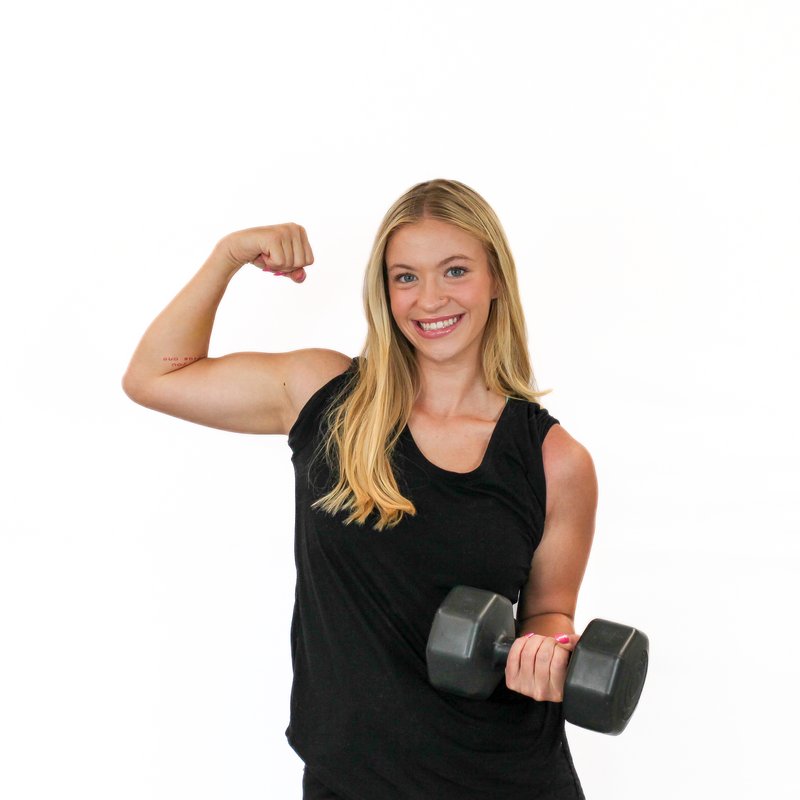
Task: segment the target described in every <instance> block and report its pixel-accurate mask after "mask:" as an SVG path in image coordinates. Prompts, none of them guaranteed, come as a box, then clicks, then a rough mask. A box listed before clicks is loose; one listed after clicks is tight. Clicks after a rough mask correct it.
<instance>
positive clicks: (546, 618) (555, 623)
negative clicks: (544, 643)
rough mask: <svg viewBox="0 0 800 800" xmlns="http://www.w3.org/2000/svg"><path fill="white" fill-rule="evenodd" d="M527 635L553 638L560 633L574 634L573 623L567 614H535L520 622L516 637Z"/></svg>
mask: <svg viewBox="0 0 800 800" xmlns="http://www.w3.org/2000/svg"><path fill="white" fill-rule="evenodd" d="M527 633H538V634H540V635H542V636H554V637H555V636H558V634H560V633H575V623H574V621H573V619H572V617H570V616H569V615H568V614H537V615H536V616H533V617H528V618H527V619H525V620H521V621H520V623H519V634H518V636H525V634H527Z"/></svg>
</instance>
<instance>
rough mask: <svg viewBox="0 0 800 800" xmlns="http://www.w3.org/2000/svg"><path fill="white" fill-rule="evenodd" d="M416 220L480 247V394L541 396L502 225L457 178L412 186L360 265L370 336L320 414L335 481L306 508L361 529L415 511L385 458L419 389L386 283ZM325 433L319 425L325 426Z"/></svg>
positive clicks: (376, 527)
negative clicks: (403, 232)
mask: <svg viewBox="0 0 800 800" xmlns="http://www.w3.org/2000/svg"><path fill="white" fill-rule="evenodd" d="M423 219H436V220H442V221H444V222H449V223H451V224H452V225H456V226H458V227H459V228H461V229H462V230H464V231H466V232H468V233H470V234H472V235H473V236H475V237H476V238H477V239H478V240H480V242H481V243H482V244H483V246H484V249H485V252H486V255H487V257H488V261H489V268H490V270H491V274H492V276H493V277H494V278H495V281H496V285H497V287H498V295H497V297H496V298H495V299H493V300H492V303H491V307H490V310H489V317H488V319H487V322H486V328H485V330H484V335H483V341H482V348H481V352H482V368H483V377H484V381H485V384H486V386H487V388H488V389H489V390H491V391H493V392H495V393H497V394H501V395H509V396H511V397H517V398H520V399H523V400H529V401H534V402H536V401H537V400H538V398H539V397H541V396H542V395H545V394H548V393H549V392H550V391H551V390H550V389H548V390H546V391H539V390H538V389H537V386H536V380H535V378H534V375H533V369H532V367H531V362H530V356H529V354H528V347H527V331H526V327H525V317H524V314H523V311H522V303H521V301H520V296H519V289H518V287H517V273H516V266H515V264H514V259H513V257H512V255H511V250H510V248H509V246H508V242H507V240H506V235H505V232H504V230H503V227H502V225H501V224H500V220H499V219H498V218H497V215H496V214H495V213H494V211H493V210H492V208H491V207H490V206H489V204H488V203H487V202H486V201H485V200H484V199H483V198H482V197H481V196H480V195H479V194H478V193H477V192H475V191H474V190H473V189H471V188H469V187H468V186H466V185H464V184H463V183H460V182H459V181H455V180H446V179H442V178H440V179H436V180H431V181H425V182H424V183H418V184H417V185H415V186H412V187H411V189H409V190H408V191H407V192H406V193H405V194H404V195H403V196H402V197H400V198H399V199H398V200H397V201H396V202H395V203H394V204H393V205H392V207H391V208H390V209H389V210H388V211H387V212H386V214H385V216H384V218H383V220H382V222H381V224H380V227H379V228H378V233H377V235H376V237H375V242H374V244H373V247H372V253H371V255H370V258H369V262H368V264H367V271H366V274H365V276H364V288H363V300H364V310H365V312H366V316H367V339H366V343H365V345H364V347H363V349H362V351H361V357H360V358H359V360H358V369H357V370H353V372H352V374H351V376H350V378H349V379H348V380H347V381H345V383H344V385H343V386H342V387H341V389H340V391H339V392H338V393H337V396H336V397H335V398H333V400H332V402H331V403H330V405H329V407H328V411H327V413H326V415H325V416H326V420H325V422H326V425H327V430H328V433H327V435H326V436H325V437H324V441H323V442H322V446H321V447H318V448H317V451H316V453H315V457H316V455H318V454H319V453H320V452H321V451H322V450H323V449H324V453H325V458H326V461H327V463H328V465H329V466H330V467H331V469H332V471H333V474H335V475H336V484H335V486H334V487H333V489H332V490H331V491H330V492H328V494H326V495H324V496H323V497H320V498H319V499H318V500H316V501H315V502H314V503H312V506H311V507H312V508H321V509H322V510H323V511H326V512H328V513H329V514H335V513H336V512H338V511H340V510H342V509H343V510H345V511H349V512H350V514H349V516H348V517H347V518H346V519H345V520H344V523H345V524H346V525H349V524H350V523H351V522H356V523H358V524H359V525H363V524H364V521H365V520H366V519H367V517H368V516H369V515H370V514H371V513H372V512H373V511H374V510H377V512H378V513H379V519H378V521H377V523H376V524H375V525H374V526H373V530H376V531H381V530H383V529H384V528H393V527H395V526H396V525H397V524H398V523H399V522H400V521H401V520H402V518H403V514H410V515H412V516H414V515H416V513H417V512H416V508H415V507H414V504H413V503H412V502H411V501H410V500H408V498H406V497H404V496H403V495H402V494H401V492H400V490H399V488H398V485H397V481H396V480H395V475H394V471H393V468H392V456H393V452H394V448H395V445H396V444H397V441H398V439H399V438H400V434H401V433H402V431H403V429H404V428H405V426H406V424H407V423H408V420H409V418H410V416H411V412H412V408H413V404H414V401H415V399H416V398H417V396H418V393H419V390H420V376H419V373H418V368H417V362H416V359H415V356H414V348H413V347H412V345H411V344H410V343H409V341H408V340H407V339H406V337H405V336H404V335H403V334H402V332H401V331H400V329H399V328H398V326H397V323H396V322H395V320H394V317H393V315H392V312H391V306H390V302H389V290H388V285H387V279H386V262H385V252H386V247H387V244H388V242H389V239H390V237H391V236H392V234H393V233H394V232H395V231H396V230H397V229H398V228H400V227H401V226H404V225H410V224H413V223H415V222H419V221H420V220H423ZM323 429H324V427H323Z"/></svg>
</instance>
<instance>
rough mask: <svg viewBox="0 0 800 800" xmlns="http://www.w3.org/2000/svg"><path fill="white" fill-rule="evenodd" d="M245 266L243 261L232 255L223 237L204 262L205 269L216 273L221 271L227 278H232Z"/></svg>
mask: <svg viewBox="0 0 800 800" xmlns="http://www.w3.org/2000/svg"><path fill="white" fill-rule="evenodd" d="M243 266H244V264H243V263H242V262H241V261H238V260H237V259H235V258H234V257H233V256H232V255H231V251H230V249H229V247H228V245H227V243H226V242H225V238H224V237H223V238H222V239H220V240H219V241H218V242H217V243H216V244H215V245H214V249H213V250H212V251H211V255H209V257H208V258H207V259H206V262H205V264H203V269H205V270H210V271H213V272H215V273H220V272H221V273H222V274H223V275H225V277H226V279H227V280H230V279H231V278H232V277H233V276H234V275H235V274H236V273H237V272H238V271H239V270H240V269H241V268H242V267H243Z"/></svg>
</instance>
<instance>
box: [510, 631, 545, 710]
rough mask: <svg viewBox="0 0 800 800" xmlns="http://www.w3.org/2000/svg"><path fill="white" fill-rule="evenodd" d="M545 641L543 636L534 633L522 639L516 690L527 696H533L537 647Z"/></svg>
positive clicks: (534, 691)
mask: <svg viewBox="0 0 800 800" xmlns="http://www.w3.org/2000/svg"><path fill="white" fill-rule="evenodd" d="M544 641H545V637H544V636H539V635H538V634H534V635H532V636H530V637H528V638H526V639H525V640H524V646H523V648H522V653H521V654H520V674H519V677H518V679H517V684H518V686H519V688H518V689H517V691H519V692H522V693H523V694H526V695H527V696H528V697H532V698H534V699H538V698H536V697H535V693H536V691H537V690H536V658H537V654H538V652H539V648H540V647H541V646H542V643H543V642H544Z"/></svg>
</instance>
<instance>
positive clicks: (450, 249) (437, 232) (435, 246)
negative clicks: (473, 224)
mask: <svg viewBox="0 0 800 800" xmlns="http://www.w3.org/2000/svg"><path fill="white" fill-rule="evenodd" d="M455 253H463V254H464V255H466V256H469V257H471V258H473V259H475V260H476V261H478V260H483V258H484V251H483V245H482V244H481V242H480V241H479V240H478V239H477V238H476V237H475V236H473V235H472V234H471V233H468V232H467V231H465V230H462V229H461V228H459V227H458V226H457V225H453V224H451V223H449V222H443V221H442V220H436V219H424V220H421V221H420V222H414V223H411V224H408V225H403V226H401V227H400V228H398V229H397V230H396V231H395V232H394V233H393V234H392V235H391V237H390V238H389V241H388V243H387V245H386V264H387V265H388V266H390V267H391V265H392V264H394V263H395V262H396V261H402V262H404V263H406V264H413V265H415V266H417V265H418V266H427V265H436V264H438V263H439V262H440V261H441V260H442V259H444V258H447V257H448V256H451V255H453V254H455Z"/></svg>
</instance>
